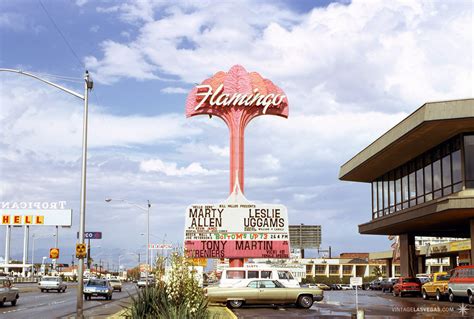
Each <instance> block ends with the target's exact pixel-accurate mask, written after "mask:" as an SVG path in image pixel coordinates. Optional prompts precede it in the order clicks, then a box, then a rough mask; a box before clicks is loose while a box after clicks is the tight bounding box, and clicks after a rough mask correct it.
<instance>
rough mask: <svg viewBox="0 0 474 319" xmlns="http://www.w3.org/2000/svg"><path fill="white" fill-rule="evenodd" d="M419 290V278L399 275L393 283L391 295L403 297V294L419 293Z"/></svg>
mask: <svg viewBox="0 0 474 319" xmlns="http://www.w3.org/2000/svg"><path fill="white" fill-rule="evenodd" d="M420 292H421V282H420V279H418V278H414V277H400V278H398V281H397V282H396V283H395V284H394V285H393V290H392V293H393V296H395V297H396V296H400V297H403V296H404V295H407V294H411V295H419V294H420Z"/></svg>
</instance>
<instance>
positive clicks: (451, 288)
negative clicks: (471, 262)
mask: <svg viewBox="0 0 474 319" xmlns="http://www.w3.org/2000/svg"><path fill="white" fill-rule="evenodd" d="M473 292H474V266H460V267H457V268H456V269H454V271H453V272H452V275H451V278H449V282H448V296H449V301H451V302H453V301H454V300H455V299H456V297H468V298H469V303H470V304H473V303H474V296H473Z"/></svg>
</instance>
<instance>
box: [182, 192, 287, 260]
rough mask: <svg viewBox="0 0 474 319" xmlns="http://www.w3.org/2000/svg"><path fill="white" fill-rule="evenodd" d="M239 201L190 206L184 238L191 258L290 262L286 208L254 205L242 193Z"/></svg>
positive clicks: (239, 195)
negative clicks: (257, 259)
mask: <svg viewBox="0 0 474 319" xmlns="http://www.w3.org/2000/svg"><path fill="white" fill-rule="evenodd" d="M236 191H237V192H239V190H236ZM233 195H234V196H235V194H233ZM234 196H231V197H230V198H232V197H234ZM235 197H236V198H237V200H235V199H234V200H230V201H229V200H228V201H227V202H225V203H222V204H217V205H212V204H209V205H204V204H194V205H190V206H188V208H187V209H186V220H185V235H184V236H185V243H184V246H185V251H186V254H187V256H188V257H190V258H289V235H288V212H287V209H286V207H285V206H283V205H278V204H254V203H251V202H249V201H247V200H246V199H245V197H244V196H243V195H242V194H241V193H239V194H238V195H237V196H235Z"/></svg>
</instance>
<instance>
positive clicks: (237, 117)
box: [184, 65, 289, 258]
mask: <svg viewBox="0 0 474 319" xmlns="http://www.w3.org/2000/svg"><path fill="white" fill-rule="evenodd" d="M196 115H209V116H217V117H219V118H221V119H222V120H223V121H224V122H225V123H226V124H227V127H228V128H229V133H230V170H229V171H230V185H229V186H230V196H229V198H227V200H226V201H224V202H223V203H220V204H215V205H213V204H207V205H203V204H193V205H191V206H189V207H188V208H187V211H186V223H185V234H184V238H185V240H184V246H185V250H186V254H187V255H188V257H190V258H249V257H250V258H288V257H289V233H288V225H289V223H288V214H287V209H286V207H285V206H283V205H272V204H254V203H251V202H249V201H248V200H247V199H246V198H245V196H244V194H243V193H244V192H243V190H244V154H245V153H244V137H245V128H246V127H247V125H248V124H249V122H250V121H251V120H252V119H254V118H255V117H257V116H262V115H274V116H280V117H284V118H287V117H288V99H287V97H286V94H285V93H284V92H283V90H281V89H280V88H279V87H278V86H276V85H275V84H273V82H272V81H270V80H268V79H265V78H263V77H262V76H261V75H260V74H258V73H256V72H247V70H245V69H244V67H242V66H240V65H234V66H233V67H231V68H230V70H229V71H228V72H223V71H220V72H217V73H216V74H214V76H212V77H211V78H208V79H206V80H204V81H203V82H202V83H201V84H199V85H197V86H196V87H194V88H193V89H192V90H191V92H190V93H189V94H188V97H187V100H186V116H187V117H192V116H196Z"/></svg>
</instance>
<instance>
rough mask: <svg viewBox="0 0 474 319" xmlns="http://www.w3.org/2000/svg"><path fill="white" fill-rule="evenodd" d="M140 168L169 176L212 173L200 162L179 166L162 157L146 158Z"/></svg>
mask: <svg viewBox="0 0 474 319" xmlns="http://www.w3.org/2000/svg"><path fill="white" fill-rule="evenodd" d="M140 170H141V171H143V172H146V173H149V172H156V173H163V174H165V175H167V176H188V175H189V176H196V175H211V174H214V172H211V171H209V170H207V169H205V168H203V167H202V166H201V164H200V163H196V162H194V163H191V164H189V165H188V166H186V167H178V164H177V163H166V162H163V161H162V160H160V159H150V160H144V161H142V162H141V163H140Z"/></svg>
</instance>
